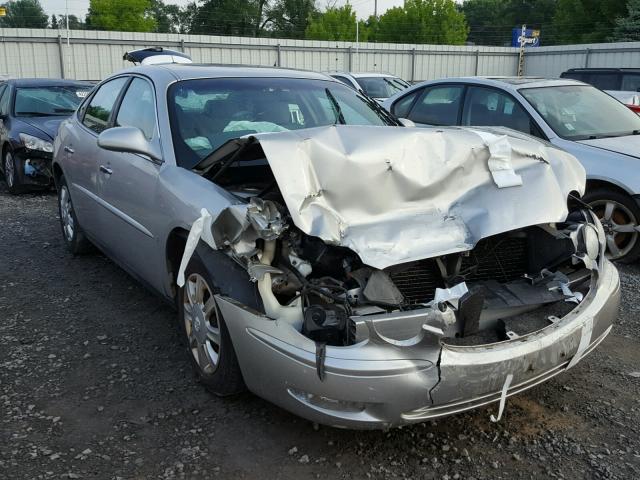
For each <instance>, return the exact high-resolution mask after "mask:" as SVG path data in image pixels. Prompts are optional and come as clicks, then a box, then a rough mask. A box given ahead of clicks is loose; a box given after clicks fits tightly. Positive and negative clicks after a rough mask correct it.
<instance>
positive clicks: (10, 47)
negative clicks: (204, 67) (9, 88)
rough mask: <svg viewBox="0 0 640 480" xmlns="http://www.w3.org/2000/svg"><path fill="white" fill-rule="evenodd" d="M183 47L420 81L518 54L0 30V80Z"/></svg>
mask: <svg viewBox="0 0 640 480" xmlns="http://www.w3.org/2000/svg"><path fill="white" fill-rule="evenodd" d="M151 46H164V47H169V48H174V49H177V50H182V51H184V52H185V53H187V54H189V55H190V56H191V57H192V58H193V60H194V61H195V62H198V63H223V64H244V65H264V66H281V67H291V68H302V69H308V70H317V71H330V70H346V71H349V70H352V71H380V72H390V73H394V74H396V75H399V76H401V77H403V78H405V79H407V80H411V81H414V82H415V81H420V80H429V79H435V78H442V77H452V76H463V75H515V74H516V71H517V64H518V49H516V48H510V47H476V46H447V45H410V44H390V43H377V44H374V43H360V44H356V43H355V42H324V41H311V40H285V39H282V40H281V39H271V38H244V37H218V36H206V35H179V34H163V33H132V32H98V31H84V30H73V31H71V33H70V40H69V46H67V38H66V32H65V31H60V32H59V31H56V30H47V29H14V28H5V29H2V28H0V75H1V74H6V75H10V76H17V77H65V78H77V79H86V80H98V79H101V78H103V77H105V76H106V75H108V74H110V73H112V72H114V71H116V70H118V69H121V68H123V67H126V66H127V64H126V63H125V62H124V61H123V60H122V55H123V53H124V52H125V51H127V50H133V49H136V48H143V47H151ZM638 65H640V42H638V43H616V44H594V45H571V46H563V47H541V48H537V49H531V50H527V55H526V57H525V73H526V74H527V75H539V76H547V77H554V76H558V75H559V74H560V73H561V72H562V71H564V70H566V69H567V68H570V67H584V66H592V67H596V66H599V67H605V66H612V67H613V66H616V67H630V66H638Z"/></svg>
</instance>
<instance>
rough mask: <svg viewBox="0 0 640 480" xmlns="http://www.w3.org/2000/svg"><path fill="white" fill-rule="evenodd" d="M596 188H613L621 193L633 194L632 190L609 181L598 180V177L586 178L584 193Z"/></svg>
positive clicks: (630, 195)
mask: <svg viewBox="0 0 640 480" xmlns="http://www.w3.org/2000/svg"><path fill="white" fill-rule="evenodd" d="M596 189H607V190H614V191H616V192H619V193H622V194H623V195H628V196H629V197H632V196H633V193H632V192H629V191H628V190H626V189H625V188H623V187H621V186H620V185H617V184H615V183H613V182H609V181H607V180H600V179H595V178H594V179H588V180H587V188H586V190H585V193H587V192H589V191H593V190H596Z"/></svg>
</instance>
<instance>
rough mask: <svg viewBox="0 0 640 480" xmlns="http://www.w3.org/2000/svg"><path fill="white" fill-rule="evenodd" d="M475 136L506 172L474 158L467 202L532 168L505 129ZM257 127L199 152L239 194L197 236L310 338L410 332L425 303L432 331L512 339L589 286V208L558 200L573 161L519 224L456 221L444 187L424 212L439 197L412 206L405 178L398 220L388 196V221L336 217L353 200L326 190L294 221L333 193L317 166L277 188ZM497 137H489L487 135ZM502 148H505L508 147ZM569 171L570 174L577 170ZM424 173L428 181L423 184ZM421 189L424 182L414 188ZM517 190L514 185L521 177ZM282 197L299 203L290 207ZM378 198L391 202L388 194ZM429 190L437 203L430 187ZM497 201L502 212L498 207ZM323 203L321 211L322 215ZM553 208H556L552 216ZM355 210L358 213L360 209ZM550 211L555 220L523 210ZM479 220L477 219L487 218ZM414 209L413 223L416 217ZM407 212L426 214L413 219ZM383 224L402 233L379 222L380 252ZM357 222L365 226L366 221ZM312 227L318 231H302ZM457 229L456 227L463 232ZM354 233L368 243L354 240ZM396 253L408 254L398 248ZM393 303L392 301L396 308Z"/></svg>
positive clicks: (271, 309) (404, 337)
mask: <svg viewBox="0 0 640 480" xmlns="http://www.w3.org/2000/svg"><path fill="white" fill-rule="evenodd" d="M438 133H440V134H442V132H441V131H439V132H438ZM457 133H460V132H457ZM278 135H279V136H281V134H278ZM480 137H481V138H482V140H484V141H485V144H484V147H486V148H484V149H483V150H484V154H485V159H484V160H485V161H486V159H487V157H488V159H489V162H491V161H492V159H493V161H494V162H496V161H499V162H502V163H501V165H499V166H498V167H497V168H496V170H495V172H494V173H496V172H497V173H499V174H503V173H508V175H507V176H506V177H505V176H504V175H493V181H494V183H495V185H492V184H491V176H490V175H491V166H490V167H489V169H488V170H487V168H486V167H485V165H486V163H484V164H481V167H483V171H484V172H485V175H484V178H478V179H476V181H474V182H471V183H470V182H469V181H465V182H464V184H463V185H461V186H462V187H463V189H469V190H466V191H463V193H462V195H463V197H468V198H469V200H470V201H471V202H476V201H477V200H478V198H479V197H478V196H477V195H474V194H473V192H474V191H477V190H480V189H485V190H488V191H489V192H500V191H501V189H505V190H506V189H521V188H522V186H521V185H522V183H523V179H522V177H524V181H525V182H526V181H527V177H528V175H527V174H528V173H530V172H527V171H526V170H525V171H524V172H523V173H521V174H518V173H516V171H515V170H514V169H513V167H512V165H511V164H510V161H511V160H510V156H511V148H512V146H511V144H509V143H507V147H506V148H507V150H508V151H507V152H506V153H505V145H504V138H500V137H495V136H491V135H489V134H483V135H480ZM275 138H278V139H279V138H280V137H275ZM267 140H269V137H263V138H260V141H257V140H256V139H255V138H253V137H251V138H249V139H239V140H237V141H234V142H229V143H228V144H226V145H225V146H223V147H221V149H220V151H219V152H218V153H217V155H214V157H213V158H211V159H205V161H204V162H203V163H202V164H201V165H199V166H198V168H199V173H200V174H201V175H203V176H204V177H206V178H208V179H210V180H211V181H213V182H215V183H216V184H217V185H219V186H221V187H223V188H224V189H225V190H227V191H228V192H230V193H232V194H233V195H234V196H235V197H236V198H237V199H238V203H237V205H233V206H231V207H228V208H227V209H225V210H223V211H222V212H220V213H219V214H218V215H217V216H216V217H215V218H214V217H213V216H211V215H209V214H207V213H206V212H204V213H203V215H204V216H205V219H206V220H208V221H205V222H203V224H202V226H201V228H202V229H203V230H205V233H204V235H202V238H203V239H205V240H206V238H207V236H208V234H209V231H210V232H211V235H210V240H209V242H208V243H210V244H212V245H213V246H214V247H215V248H216V249H224V250H225V251H226V252H227V253H228V254H229V255H230V256H232V258H234V260H236V261H237V262H239V263H241V264H242V265H243V266H244V267H245V268H246V270H247V272H248V273H249V276H250V278H251V280H252V281H254V282H255V283H256V284H257V288H258V291H259V293H260V297H261V299H262V303H263V308H264V313H265V314H266V316H267V317H269V318H272V319H278V320H283V321H285V322H287V323H289V324H291V325H292V326H293V327H294V328H295V329H296V330H298V331H299V332H300V333H301V334H302V335H304V336H306V337H307V338H309V339H311V340H313V341H315V342H316V343H317V344H318V345H332V346H349V345H353V344H355V343H358V342H361V341H364V340H367V339H371V337H372V336H382V337H384V338H386V339H388V340H390V341H399V342H402V341H408V340H410V339H411V338H413V337H415V336H416V335H417V334H418V333H419V332H420V331H421V328H422V326H423V325H424V324H425V316H424V312H425V309H427V311H429V312H431V313H430V314H428V315H427V318H428V320H427V322H426V324H428V325H431V326H432V327H433V328H434V329H436V331H438V332H440V334H439V335H438V336H440V337H441V340H442V341H443V342H446V343H450V344H455V345H481V344H488V343H494V342H500V341H504V340H511V339H514V338H517V337H519V336H523V335H527V334H529V333H531V332H534V331H537V330H540V329H542V328H544V327H545V326H548V325H550V324H552V323H553V322H555V321H557V319H559V318H562V317H563V316H564V315H566V314H567V313H568V312H570V311H571V310H572V309H573V308H575V307H576V305H578V304H580V302H581V300H582V299H583V298H584V296H585V295H586V294H587V293H588V291H589V288H590V281H591V274H592V270H593V269H597V263H596V262H597V258H598V254H599V248H600V238H599V235H600V232H599V230H598V228H599V226H598V224H597V221H596V220H595V219H594V218H595V217H593V215H592V214H591V213H590V212H588V211H586V210H581V209H580V208H581V205H580V202H579V200H577V199H576V201H573V204H574V205H573V211H571V212H570V213H567V212H569V209H568V208H567V202H568V200H570V199H571V197H572V196H573V195H574V194H575V193H576V192H577V190H579V188H580V187H574V186H573V185H571V183H576V182H571V181H570V180H571V175H570V174H571V173H573V172H568V173H567V172H566V171H564V172H561V175H564V177H565V178H564V180H568V183H569V185H568V186H567V188H566V191H562V190H559V191H557V192H556V191H554V192H552V193H553V194H552V195H551V194H550V195H549V197H550V198H549V199H548V200H549V201H550V202H553V201H554V200H555V201H556V203H557V200H559V199H561V201H560V205H557V204H552V203H549V205H553V208H546V205H544V202H538V208H539V211H538V212H530V213H529V214H527V215H522V217H523V219H524V225H525V226H523V227H520V228H513V229H510V228H507V227H505V226H508V225H509V224H511V225H513V226H514V227H515V226H517V223H518V222H516V221H511V222H509V220H507V221H505V222H502V223H497V222H495V221H494V224H495V225H493V227H494V228H493V229H492V225H491V224H489V226H487V225H484V224H483V225H480V224H479V223H478V220H477V217H473V216H472V217H470V220H468V221H464V222H462V221H460V219H461V218H463V217H464V215H454V213H455V212H459V211H461V210H460V203H461V202H460V200H459V198H458V197H456V195H453V196H452V199H453V203H454V204H455V205H454V206H455V208H450V209H449V213H447V214H444V215H435V214H434V211H436V212H438V213H439V212H440V209H437V210H433V209H432V208H431V207H429V209H427V210H424V209H422V210H420V209H418V208H416V206H415V204H416V201H415V199H413V198H410V197H411V192H410V191H409V192H405V193H406V195H408V196H409V199H408V202H407V201H405V200H404V199H403V200H402V201H403V202H404V203H403V205H407V204H410V207H409V217H408V218H409V221H408V222H405V223H403V224H400V223H399V222H398V218H399V215H393V214H394V211H393V208H392V209H391V211H390V213H391V214H392V215H393V216H391V215H389V214H387V213H386V212H384V213H383V214H382V218H383V220H384V221H385V223H386V224H387V226H385V230H384V231H382V232H381V229H380V227H379V226H380V224H381V223H380V219H379V218H375V215H373V216H372V217H374V218H373V220H375V221H372V222H370V224H369V225H364V223H366V222H364V223H363V222H360V223H359V224H356V223H355V222H351V223H352V225H349V224H348V223H349V222H348V221H347V220H345V218H346V217H348V210H349V209H350V208H351V206H350V205H346V206H345V207H344V212H347V214H343V213H344V212H342V211H338V208H333V206H332V205H331V204H330V203H327V204H325V205H322V206H321V210H323V211H322V212H321V215H316V216H315V217H314V218H313V219H312V220H311V222H310V223H307V225H308V228H305V227H304V225H305V222H304V212H303V210H304V209H307V210H309V209H313V208H314V205H313V203H314V202H317V201H319V199H320V200H323V199H322V198H321V197H325V198H326V199H329V200H327V202H329V201H330V200H334V201H335V202H336V203H337V200H336V199H337V195H332V192H330V191H329V190H328V189H326V188H323V187H324V185H323V180H322V179H321V178H319V177H320V176H319V175H318V173H317V171H316V172H311V173H310V174H309V175H308V176H307V178H304V175H302V176H300V177H299V179H298V182H299V183H300V184H306V185H307V186H308V187H309V186H310V189H311V192H312V194H311V195H309V194H305V195H303V196H300V195H296V193H297V192H295V191H294V192H283V188H282V184H283V183H284V184H286V180H283V174H282V172H279V168H280V167H279V166H278V165H274V162H272V161H271V158H272V156H270V155H269V154H268V152H269V153H271V152H270V148H269V144H268V142H267ZM445 140H446V138H445ZM305 141H306V139H303V140H302V143H303V144H304V143H305ZM491 142H493V143H491ZM500 142H502V143H500ZM496 145H498V147H499V148H497V149H496ZM518 147H520V149H522V147H521V146H518ZM513 148H514V151H516V148H517V147H513ZM299 150H300V149H298V151H299ZM346 150H348V149H346ZM348 153H350V152H348ZM542 155H543V154H540V153H539V152H533V153H530V152H525V153H523V154H521V156H522V157H523V158H524V159H525V160H526V161H527V162H529V163H530V165H529V169H531V168H532V167H533V168H538V165H537V164H541V163H542V164H544V163H548V161H547V160H545V159H544V158H542ZM479 156H481V155H479V152H478V151H474V150H473V149H472V150H471V155H469V151H468V150H467V151H466V156H465V157H464V158H463V159H462V162H463V163H466V162H469V161H471V162H476V163H479V162H480V159H479V158H478V157H479ZM441 157H445V155H441ZM469 157H470V158H469ZM268 158H269V159H268ZM308 158H311V156H309V157H308ZM313 158H316V157H315V156H314V157H313ZM496 159H497V160H496ZM560 161H562V158H560ZM394 163H398V164H401V162H392V161H391V160H389V159H387V160H386V161H385V163H384V166H385V170H386V172H390V174H392V175H403V174H402V172H398V170H400V169H399V168H397V167H394V166H393V164H394ZM445 163H449V165H448V167H449V168H453V170H452V171H453V172H455V171H456V165H453V166H451V164H452V163H453V164H455V162H453V161H451V159H450V158H447V159H446V162H445ZM285 167H286V166H285ZM547 167H548V165H545V166H544V168H547ZM394 168H395V171H394ZM474 168H475V166H474ZM547 170H549V169H548V168H547ZM308 173H309V172H308ZM428 173H430V172H428ZM552 173H554V172H552ZM556 173H557V172H556ZM465 175H467V176H468V175H469V172H468V171H467V172H466V173H465ZM521 175H522V176H521ZM427 176H428V177H429V181H438V182H439V183H440V189H441V190H442V183H443V182H445V183H446V182H447V181H448V179H447V178H446V176H445V177H443V178H444V180H443V179H439V180H438V179H434V180H432V179H431V178H430V176H429V175H427ZM578 176H579V175H578V174H576V178H577V177H578ZM310 179H311V180H310ZM505 179H506V180H505ZM311 183H313V185H310V184H311ZM487 183H488V184H487ZM578 183H579V182H578ZM474 185H475V186H474ZM478 185H479V186H478ZM350 187H351V188H352V189H353V191H352V192H351V195H358V192H359V189H358V183H357V182H352V183H351V184H350ZM425 187H426V190H429V189H431V188H432V185H431V184H427V185H425ZM371 188H373V189H374V190H375V187H371ZM419 190H421V191H422V193H424V191H425V188H421V189H419ZM505 190H502V191H503V192H504V191H505ZM520 193H521V194H523V195H526V194H527V191H526V190H525V191H522V192H520ZM578 193H579V192H578ZM558 194H560V196H558ZM374 195H375V194H374ZM292 199H293V201H292ZM372 199H373V197H371V198H360V199H359V200H360V202H367V201H369V200H372ZM338 200H339V199H338ZM373 200H375V199H373ZM485 200H486V202H487V206H488V207H490V206H491V203H492V202H493V201H494V200H493V199H491V198H489V197H487V198H486V199H485ZM294 201H298V203H297V204H296V205H295V207H294V208H292V207H293V202H294ZM389 203H390V205H391V207H393V201H390V202H389ZM521 203H523V205H522V208H527V205H524V203H525V202H521ZM434 204H436V205H437V204H438V201H437V199H435V200H434ZM534 204H535V202H533V203H532V205H534ZM315 208H316V209H317V208H318V205H316V206H315ZM366 208H367V207H365V209H366ZM529 208H530V207H529ZM476 210H478V208H477V207H476ZM504 210H505V213H504V215H505V216H507V215H508V212H507V210H508V207H505V209H504ZM326 211H329V212H330V215H329V216H327V215H326ZM470 211H472V210H470ZM557 212H563V213H561V215H560V216H559V215H558V213H557ZM374 213H375V212H374ZM396 213H397V211H396ZM483 214H484V215H487V213H486V212H484V213H483ZM490 214H491V212H490V211H489V215H490ZM207 215H208V216H207ZM474 215H477V211H476V212H475V214H474ZM436 217H438V218H437V220H438V221H437V222H436V221H435V220H434V219H435V218H436ZM336 218H337V219H338V220H335V219H336ZM360 218H362V216H361V217H358V220H360ZM558 218H562V221H549V222H544V223H542V222H540V223H539V224H531V223H528V222H529V221H531V220H541V219H545V220H553V219H558ZM484 220H485V221H486V222H489V219H487V218H485V219H484ZM420 222H424V223H425V225H419V223H420ZM429 222H432V225H429ZM474 222H475V224H476V227H475V228H476V230H477V231H478V232H479V233H480V235H477V237H478V238H473V235H470V230H471V228H470V225H472V224H473V223H474ZM416 224H418V225H417V226H418V227H421V228H422V227H426V228H422V229H418V230H416V228H415V227H416ZM388 225H390V227H389V226H388ZM365 227H366V228H365ZM430 227H431V228H430ZM336 228H337V230H336ZM388 228H390V229H391V230H395V229H398V228H400V229H404V230H406V231H409V232H410V233H411V234H412V235H413V237H409V238H408V240H407V242H408V245H405V246H402V249H399V248H397V247H398V243H399V237H398V236H397V232H393V233H391V234H389V235H388V236H389V240H388V241H389V243H390V245H391V246H390V247H389V249H388V250H387V251H386V252H382V251H380V245H381V243H380V242H377V241H376V240H378V239H379V238H376V237H380V236H385V235H387V231H391V230H387V229H388ZM303 229H305V230H306V231H303ZM361 230H362V231H364V230H366V231H364V235H362V234H361ZM492 230H493V231H492ZM318 232H320V235H314V233H318ZM336 232H337V236H336ZM350 232H356V233H358V234H360V235H359V236H358V237H355V234H354V237H353V238H352V239H349V233H350ZM460 232H462V233H464V239H462V238H461V237H460ZM494 232H496V233H494ZM192 233H193V232H192ZM482 233H489V235H487V236H483V235H482ZM321 236H322V237H323V238H321ZM434 237H440V238H436V240H435V241H434V243H433V252H434V253H436V254H435V255H433V256H425V257H424V258H421V256H420V252H421V251H423V252H424V251H425V250H424V247H423V245H424V244H428V243H429V241H430V240H431V239H433V238H434ZM443 237H446V238H448V239H449V244H448V245H447V244H444V243H443V239H442V238H443ZM462 240H464V241H462ZM364 243H367V244H368V245H369V247H370V248H369V249H367V250H365V249H362V248H360V251H359V253H358V252H356V251H355V249H356V248H358V247H362V245H363V244H364ZM474 243H475V244H474ZM372 251H373V253H372ZM415 252H418V253H417V254H416V253H415ZM385 253H386V255H385ZM416 257H417V258H416ZM397 259H405V260H407V261H401V262H396V261H395V260H397ZM183 263H184V261H183ZM418 310H420V312H421V315H419V316H416V315H413V316H412V312H415V311H418ZM534 311H535V313H532V312H534ZM398 312H402V314H401V315H400V317H399V316H398ZM385 314H392V315H389V316H390V318H392V320H389V321H386V319H385ZM370 318H374V319H375V321H370V320H369V319H370ZM398 318H401V319H402V320H401V321H398Z"/></svg>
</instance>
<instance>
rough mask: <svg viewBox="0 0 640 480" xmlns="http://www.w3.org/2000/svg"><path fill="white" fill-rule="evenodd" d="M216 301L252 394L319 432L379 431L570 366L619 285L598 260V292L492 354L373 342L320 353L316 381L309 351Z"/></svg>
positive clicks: (603, 326) (276, 328)
mask: <svg viewBox="0 0 640 480" xmlns="http://www.w3.org/2000/svg"><path fill="white" fill-rule="evenodd" d="M594 283H595V281H594ZM216 299H217V302H218V306H219V307H220V310H221V312H222V315H223V317H224V318H225V321H226V324H227V326H228V328H229V331H230V333H231V337H232V339H233V344H234V348H235V350H236V352H237V354H238V359H239V361H240V367H241V370H242V374H243V377H244V379H245V382H246V384H247V386H248V388H249V389H250V390H251V391H253V392H254V393H256V394H258V395H260V396H262V397H264V398H265V399H267V400H270V401H272V402H273V403H276V404H278V405H280V406H281V407H283V408H285V409H287V410H290V411H291V412H293V413H295V414H297V415H300V416H302V417H305V418H308V419H310V420H312V421H316V422H319V423H323V424H329V425H333V426H339V427H348V428H385V427H389V426H397V425H402V424H407V423H413V422H420V421H424V420H426V419H429V418H434V417H439V416H444V415H449V414H453V413H457V412H461V411H464V410H468V409H471V408H475V407H479V406H482V405H486V404H488V403H491V402H495V401H498V400H499V399H500V396H501V393H502V388H503V385H504V383H505V380H506V377H507V376H508V375H512V378H513V379H512V381H511V384H510V388H509V389H508V391H507V395H513V394H515V393H519V392H521V391H523V390H526V389H527V388H530V387H533V386H534V385H537V384H539V383H541V382H543V381H545V380H547V379H549V378H551V377H553V376H555V375H557V374H558V373H560V372H562V371H564V370H566V369H567V368H569V367H572V366H574V365H575V363H577V361H578V360H580V359H581V358H583V357H584V355H586V354H588V353H589V352H590V351H591V350H592V349H593V348H594V347H595V346H597V345H598V344H599V343H600V342H601V341H602V340H603V339H604V338H605V337H606V335H607V334H608V333H609V331H610V330H611V325H612V322H613V319H614V318H615V317H616V315H617V311H618V305H619V301H620V284H619V277H618V272H617V270H616V269H615V267H614V266H613V265H612V264H611V263H610V262H608V261H606V260H605V261H604V262H603V264H602V268H601V270H600V272H599V275H598V279H597V285H593V286H592V288H591V290H590V292H589V294H588V295H587V296H586V297H585V299H584V300H583V301H582V302H581V303H580V305H578V306H577V307H576V308H575V309H574V310H572V311H571V312H570V313H569V314H567V315H566V316H565V317H563V318H562V319H559V320H557V321H556V322H555V323H553V324H551V325H549V326H548V327H546V328H544V329H542V330H539V331H537V332H534V333H531V334H529V335H526V336H522V337H519V338H516V339H513V340H509V341H505V342H500V343H496V344H492V345H486V346H472V347H461V346H450V345H446V344H444V345H443V344H440V343H439V342H438V341H437V339H436V337H435V336H433V335H429V332H428V331H425V332H424V333H425V334H424V335H423V337H422V338H421V339H418V341H413V342H409V341H380V338H378V339H371V340H368V341H365V342H361V343H358V344H356V345H353V346H350V347H327V348H326V357H325V360H324V380H320V378H319V375H318V372H317V361H316V360H317V359H316V346H315V344H314V342H312V341H311V340H309V339H307V338H305V337H303V336H302V335H300V334H299V333H298V332H297V331H295V330H294V329H293V328H292V327H290V326H288V325H286V324H283V323H279V322H278V321H277V320H276V321H274V320H270V319H268V318H266V317H264V316H262V315H261V314H259V313H258V312H255V311H253V310H251V309H248V308H247V307H245V306H243V305H241V304H238V303H237V302H235V301H234V300H232V299H229V298H227V297H220V296H218V297H216ZM426 315H427V313H426V312H425V316H426ZM427 330H428V329H427Z"/></svg>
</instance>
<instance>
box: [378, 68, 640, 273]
mask: <svg viewBox="0 0 640 480" xmlns="http://www.w3.org/2000/svg"><path fill="white" fill-rule="evenodd" d="M383 105H384V107H385V108H386V109H387V110H389V111H390V112H391V113H393V114H394V115H396V116H397V117H402V118H407V119H409V120H412V121H413V122H415V123H416V124H421V125H425V124H426V125H474V126H493V125H495V126H503V127H508V128H512V129H514V130H518V131H520V132H523V133H525V134H527V135H533V136H535V137H537V138H539V139H541V140H545V141H549V142H551V143H552V144H553V145H556V146H558V147H560V148H562V149H564V150H566V151H567V152H569V153H571V154H573V155H575V156H576V158H577V159H578V160H580V162H581V163H582V165H584V167H585V169H586V170H587V192H586V195H585V197H584V200H585V201H586V202H588V203H589V204H590V205H591V206H592V207H593V210H594V211H595V212H596V214H597V215H598V217H599V218H600V219H601V221H602V224H603V226H604V228H605V232H606V235H607V252H608V256H609V258H610V259H612V260H618V261H622V262H633V261H635V260H637V259H638V258H640V232H639V229H640V228H639V227H638V225H640V168H638V167H639V165H640V164H639V161H640V117H639V116H638V115H636V114H635V113H633V112H632V111H631V110H629V109H628V108H627V107H625V106H624V105H623V104H622V103H620V102H619V101H617V100H615V99H614V98H612V97H611V96H609V95H607V94H605V93H603V92H602V91H601V90H598V89H597V88H595V87H592V86H590V85H587V84H585V83H582V82H579V81H576V80H570V79H560V80H544V79H539V78H515V77H513V78H512V77H498V78H482V77H468V78H446V79H442V80H437V81H431V82H424V83H421V84H418V85H414V86H413V87H411V88H410V89H408V90H405V91H404V92H400V93H398V94H397V95H395V96H393V97H392V98H390V99H387V100H386V101H385V102H384V104H383Z"/></svg>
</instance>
